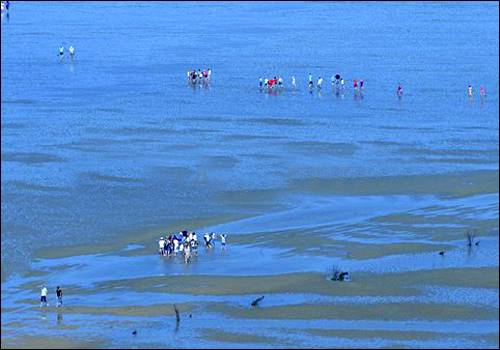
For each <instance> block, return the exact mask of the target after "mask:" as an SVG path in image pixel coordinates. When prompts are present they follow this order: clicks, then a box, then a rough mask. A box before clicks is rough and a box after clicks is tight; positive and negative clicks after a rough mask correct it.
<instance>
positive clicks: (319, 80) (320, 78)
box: [316, 77, 323, 89]
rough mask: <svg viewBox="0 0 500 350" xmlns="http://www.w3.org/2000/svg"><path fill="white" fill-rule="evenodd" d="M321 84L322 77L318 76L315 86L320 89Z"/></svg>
mask: <svg viewBox="0 0 500 350" xmlns="http://www.w3.org/2000/svg"><path fill="white" fill-rule="evenodd" d="M321 84H323V78H322V77H318V82H317V83H316V86H317V87H318V89H321Z"/></svg>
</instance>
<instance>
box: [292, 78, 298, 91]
mask: <svg viewBox="0 0 500 350" xmlns="http://www.w3.org/2000/svg"><path fill="white" fill-rule="evenodd" d="M292 87H293V88H294V89H295V88H296V87H297V84H295V77H294V76H293V75H292Z"/></svg>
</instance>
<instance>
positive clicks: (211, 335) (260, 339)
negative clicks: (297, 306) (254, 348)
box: [202, 329, 283, 346]
mask: <svg viewBox="0 0 500 350" xmlns="http://www.w3.org/2000/svg"><path fill="white" fill-rule="evenodd" d="M202 335H203V337H204V338H205V339H207V340H212V341H218V342H223V343H240V344H241V343H254V344H266V345H281V346H283V340H282V339H279V338H275V337H269V336H262V335H256V334H252V333H242V332H226V331H222V330H218V329H204V330H203V331H202Z"/></svg>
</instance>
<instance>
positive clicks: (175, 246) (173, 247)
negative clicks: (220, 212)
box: [158, 231, 227, 264]
mask: <svg viewBox="0 0 500 350" xmlns="http://www.w3.org/2000/svg"><path fill="white" fill-rule="evenodd" d="M219 236H220V238H221V248H222V249H223V250H224V249H226V237H227V235H226V234H220V235H219ZM216 237H217V236H216V234H215V233H214V232H210V233H205V234H204V235H203V240H204V242H205V247H206V248H213V247H215V240H216ZM158 246H159V254H160V255H162V256H176V255H177V254H178V253H179V254H182V255H183V256H184V262H185V263H186V264H187V263H190V262H191V258H192V257H193V256H198V236H197V235H196V232H188V231H181V232H179V235H178V236H177V235H176V234H172V235H169V236H168V237H166V236H165V237H163V236H162V237H160V240H159V241H158Z"/></svg>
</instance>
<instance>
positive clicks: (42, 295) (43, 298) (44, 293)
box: [40, 285, 49, 307]
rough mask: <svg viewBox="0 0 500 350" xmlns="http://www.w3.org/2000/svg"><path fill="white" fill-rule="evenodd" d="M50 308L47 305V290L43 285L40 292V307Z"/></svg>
mask: <svg viewBox="0 0 500 350" xmlns="http://www.w3.org/2000/svg"><path fill="white" fill-rule="evenodd" d="M42 306H49V304H48V303H47V288H46V287H45V286H44V285H42V290H41V291H40V307H42Z"/></svg>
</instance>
